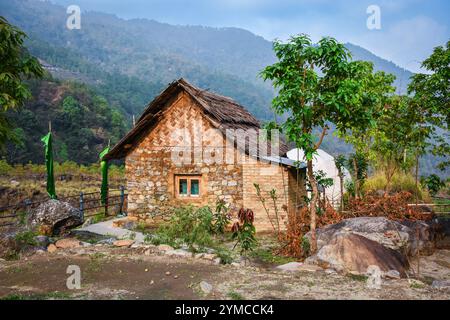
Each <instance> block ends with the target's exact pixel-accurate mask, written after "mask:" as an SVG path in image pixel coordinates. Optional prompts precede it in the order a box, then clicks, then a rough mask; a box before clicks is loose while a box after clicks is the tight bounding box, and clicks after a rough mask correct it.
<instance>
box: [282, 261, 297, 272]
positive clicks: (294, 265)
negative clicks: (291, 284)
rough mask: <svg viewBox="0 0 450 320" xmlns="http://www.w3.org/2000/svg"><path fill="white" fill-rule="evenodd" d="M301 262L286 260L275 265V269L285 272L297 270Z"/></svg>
mask: <svg viewBox="0 0 450 320" xmlns="http://www.w3.org/2000/svg"><path fill="white" fill-rule="evenodd" d="M301 265H302V263H300V262H288V263H285V264H282V265H279V266H277V267H276V269H278V270H281V271H285V272H293V271H299V270H300V267H301Z"/></svg>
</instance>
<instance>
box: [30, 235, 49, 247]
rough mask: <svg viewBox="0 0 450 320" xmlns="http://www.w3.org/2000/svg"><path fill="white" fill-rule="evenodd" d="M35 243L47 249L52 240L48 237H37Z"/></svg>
mask: <svg viewBox="0 0 450 320" xmlns="http://www.w3.org/2000/svg"><path fill="white" fill-rule="evenodd" d="M34 241H36V244H37V245H38V246H39V247H45V248H46V247H47V246H48V245H49V244H50V238H49V237H47V236H35V237H34Z"/></svg>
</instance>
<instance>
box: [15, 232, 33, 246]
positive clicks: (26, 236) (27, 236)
mask: <svg viewBox="0 0 450 320" xmlns="http://www.w3.org/2000/svg"><path fill="white" fill-rule="evenodd" d="M36 235H37V234H36V232H34V231H23V232H19V233H17V234H16V235H15V237H14V239H15V240H16V242H17V245H18V246H19V247H22V246H24V245H30V246H34V245H36V240H35V239H34V237H35V236H36Z"/></svg>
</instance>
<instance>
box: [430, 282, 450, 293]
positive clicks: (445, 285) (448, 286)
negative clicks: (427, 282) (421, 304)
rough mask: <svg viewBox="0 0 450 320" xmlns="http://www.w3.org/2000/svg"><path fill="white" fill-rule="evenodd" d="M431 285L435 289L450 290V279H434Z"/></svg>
mask: <svg viewBox="0 0 450 320" xmlns="http://www.w3.org/2000/svg"><path fill="white" fill-rule="evenodd" d="M431 287H432V288H433V289H438V290H447V291H450V280H434V281H433V283H432V284H431Z"/></svg>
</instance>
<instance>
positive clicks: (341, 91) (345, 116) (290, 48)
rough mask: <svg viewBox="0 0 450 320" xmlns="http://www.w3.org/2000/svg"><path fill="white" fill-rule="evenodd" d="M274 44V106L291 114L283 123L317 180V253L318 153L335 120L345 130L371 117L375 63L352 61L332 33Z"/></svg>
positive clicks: (313, 207) (270, 70) (266, 73)
mask: <svg viewBox="0 0 450 320" xmlns="http://www.w3.org/2000/svg"><path fill="white" fill-rule="evenodd" d="M273 48H274V51H275V54H276V56H277V58H278V61H277V62H276V63H274V64H273V65H271V66H267V67H266V68H265V69H264V70H263V71H262V72H261V75H262V77H263V79H265V80H272V83H273V85H274V86H275V88H277V89H278V95H277V96H276V97H275V98H274V99H273V101H272V108H273V110H274V111H275V112H276V113H277V114H280V115H283V114H287V115H288V117H286V120H285V121H284V123H282V124H281V126H280V128H281V129H282V131H283V133H284V134H285V135H286V136H287V138H288V139H289V140H291V141H293V142H295V144H296V147H297V148H300V149H303V150H304V154H305V160H306V162H307V174H308V180H309V183H310V184H311V186H312V199H311V201H310V215H311V225H310V229H311V240H312V241H311V251H312V253H314V252H315V251H316V249H317V241H316V232H315V230H316V211H317V200H318V186H317V181H316V179H315V177H314V172H313V166H312V159H313V155H314V154H315V153H316V151H317V149H318V148H319V146H320V145H321V143H322V141H323V138H324V136H325V135H326V134H327V130H328V125H327V124H328V123H334V124H335V125H336V128H337V130H338V131H340V132H342V133H345V132H346V131H347V130H349V129H351V128H357V127H360V126H368V125H369V124H370V123H371V122H372V110H371V108H370V107H371V106H370V105H369V106H368V107H367V106H365V105H364V102H365V100H366V98H367V92H366V91H365V89H366V88H365V86H364V85H363V83H365V82H367V78H368V75H369V74H371V73H372V65H371V64H370V63H367V62H362V61H350V58H351V56H350V53H349V51H348V50H347V49H346V48H345V47H344V45H343V44H341V43H338V42H337V41H336V40H335V39H333V38H328V37H327V38H322V39H321V40H320V41H319V42H318V43H317V44H313V43H312V42H311V40H310V38H309V36H307V35H298V36H294V37H291V38H290V39H289V41H288V42H286V43H282V42H280V41H275V42H274V45H273ZM315 127H320V128H321V133H320V135H319V136H315V135H314V133H313V129H314V128H315Z"/></svg>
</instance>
